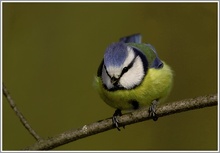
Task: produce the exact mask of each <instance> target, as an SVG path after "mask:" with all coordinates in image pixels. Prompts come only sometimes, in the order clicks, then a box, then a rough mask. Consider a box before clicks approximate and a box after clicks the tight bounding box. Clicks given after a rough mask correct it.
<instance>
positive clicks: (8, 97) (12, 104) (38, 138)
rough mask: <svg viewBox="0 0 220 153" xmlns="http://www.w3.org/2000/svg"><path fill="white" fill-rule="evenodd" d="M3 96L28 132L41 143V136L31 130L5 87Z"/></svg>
mask: <svg viewBox="0 0 220 153" xmlns="http://www.w3.org/2000/svg"><path fill="white" fill-rule="evenodd" d="M3 94H4V96H5V97H6V99H7V100H8V102H9V104H10V106H11V108H12V109H13V111H14V112H15V113H16V115H17V117H18V118H19V119H20V121H21V123H22V124H23V125H24V127H25V128H26V129H27V130H28V132H29V133H30V134H31V135H32V136H33V137H34V138H35V139H36V140H37V141H39V140H40V139H41V138H40V136H39V135H38V134H37V133H36V132H35V131H34V130H33V129H32V128H31V126H30V124H28V122H27V120H26V119H25V118H24V116H23V115H22V113H21V112H20V111H19V109H18V108H17V106H16V105H15V102H14V100H13V99H12V97H11V96H10V94H9V92H8V90H7V88H6V87H5V86H4V85H3Z"/></svg>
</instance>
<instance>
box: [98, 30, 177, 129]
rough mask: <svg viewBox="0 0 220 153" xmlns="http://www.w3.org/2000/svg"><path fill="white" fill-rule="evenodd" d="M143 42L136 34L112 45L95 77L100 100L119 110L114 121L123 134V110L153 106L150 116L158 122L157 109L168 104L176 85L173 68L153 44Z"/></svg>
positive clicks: (150, 107) (116, 111) (113, 118)
mask: <svg viewBox="0 0 220 153" xmlns="http://www.w3.org/2000/svg"><path fill="white" fill-rule="evenodd" d="M141 39H142V36H141V34H140V33H136V34H132V35H129V36H125V37H122V38H120V39H119V41H118V42H113V43H111V44H110V45H109V46H108V47H107V48H106V50H105V53H104V57H103V59H102V61H101V63H100V65H99V67H98V70H97V75H96V76H95V81H94V82H95V87H96V89H97V91H98V93H99V95H100V97H101V98H102V99H103V101H104V102H105V103H106V104H108V105H109V106H111V107H113V108H115V109H116V110H115V112H114V114H113V116H112V122H113V125H114V126H115V127H116V128H117V129H118V130H119V131H120V128H119V127H120V123H119V121H118V119H117V117H118V116H121V115H122V112H121V111H122V110H127V111H132V110H136V109H139V108H142V107H149V109H148V111H149V114H150V116H151V117H152V118H153V120H155V121H156V120H157V119H158V116H157V114H156V107H157V105H158V104H159V103H162V102H164V101H165V99H166V98H167V96H168V95H169V93H170V91H171V88H172V85H173V71H172V69H171V67H170V66H169V65H167V64H166V63H165V62H164V61H162V60H161V59H160V58H159V56H158V54H157V51H156V49H155V48H154V47H153V46H152V45H151V44H149V43H142V42H141ZM123 127H124V126H123Z"/></svg>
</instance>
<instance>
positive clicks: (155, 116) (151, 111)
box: [148, 100, 158, 121]
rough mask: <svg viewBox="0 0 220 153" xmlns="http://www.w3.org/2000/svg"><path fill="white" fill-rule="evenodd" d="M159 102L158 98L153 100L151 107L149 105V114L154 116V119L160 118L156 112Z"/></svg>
mask: <svg viewBox="0 0 220 153" xmlns="http://www.w3.org/2000/svg"><path fill="white" fill-rule="evenodd" d="M157 103H158V100H154V101H152V103H151V105H150V107H149V110H148V111H149V116H150V117H152V118H153V120H154V121H157V119H158V116H157V114H156V107H157Z"/></svg>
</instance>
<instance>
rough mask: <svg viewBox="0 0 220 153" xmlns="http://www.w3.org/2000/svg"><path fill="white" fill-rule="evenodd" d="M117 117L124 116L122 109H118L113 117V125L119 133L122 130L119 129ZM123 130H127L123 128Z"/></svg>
mask: <svg viewBox="0 0 220 153" xmlns="http://www.w3.org/2000/svg"><path fill="white" fill-rule="evenodd" d="M117 116H122V113H121V110H120V109H116V111H115V113H114V114H113V117H112V122H113V124H114V125H115V127H116V128H117V129H118V131H120V128H119V121H118V119H117ZM123 128H125V127H124V126H123Z"/></svg>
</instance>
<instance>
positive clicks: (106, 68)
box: [103, 64, 111, 78]
mask: <svg viewBox="0 0 220 153" xmlns="http://www.w3.org/2000/svg"><path fill="white" fill-rule="evenodd" d="M103 65H104V69H105V72H106V74H107V75H108V76H109V78H111V76H110V75H109V73H108V71H107V68H106V66H105V64H103Z"/></svg>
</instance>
